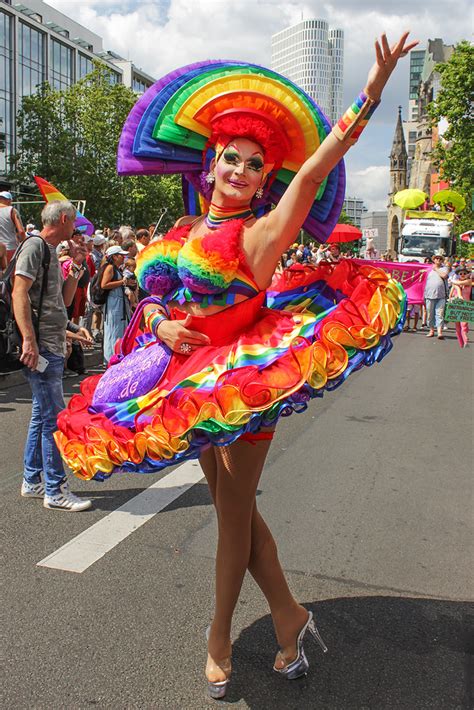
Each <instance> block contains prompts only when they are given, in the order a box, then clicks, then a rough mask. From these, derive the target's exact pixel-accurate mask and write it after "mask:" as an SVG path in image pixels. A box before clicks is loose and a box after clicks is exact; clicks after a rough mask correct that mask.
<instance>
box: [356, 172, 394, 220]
mask: <svg viewBox="0 0 474 710" xmlns="http://www.w3.org/2000/svg"><path fill="white" fill-rule="evenodd" d="M389 185H390V169H389V166H388V165H369V166H368V167H366V168H363V169H361V170H351V171H349V172H348V176H347V188H346V195H347V196H348V197H359V198H360V199H362V200H364V203H365V206H366V207H367V209H368V210H369V212H371V211H372V210H385V209H386V208H387V202H388V197H387V194H388V191H389V189H390V187H389Z"/></svg>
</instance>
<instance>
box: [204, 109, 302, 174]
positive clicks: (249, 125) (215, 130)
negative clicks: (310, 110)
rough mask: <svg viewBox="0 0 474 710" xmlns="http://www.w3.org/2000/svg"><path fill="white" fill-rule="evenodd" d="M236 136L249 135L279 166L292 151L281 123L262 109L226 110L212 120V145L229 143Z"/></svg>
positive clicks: (268, 158) (210, 143) (244, 136)
mask: <svg viewBox="0 0 474 710" xmlns="http://www.w3.org/2000/svg"><path fill="white" fill-rule="evenodd" d="M233 138H248V139H249V140H251V141H254V142H255V143H258V144H259V145H260V146H261V147H262V149H263V153H264V156H265V163H273V164H274V169H276V170H278V169H279V168H280V167H281V165H282V163H283V160H284V159H285V155H286V153H287V152H288V148H289V145H288V139H287V137H286V135H285V134H284V132H283V131H282V129H281V128H280V126H279V125H278V123H277V122H276V121H275V120H273V119H271V118H269V117H267V116H265V114H263V113H260V112H258V111H252V112H250V111H248V112H247V111H242V110H238V109H237V110H230V111H225V112H224V113H222V114H221V115H219V116H216V118H215V119H214V120H213V121H212V134H211V137H210V139H209V143H208V145H216V144H219V145H222V146H226V145H228V144H229V143H230V142H231V140H232V139H233Z"/></svg>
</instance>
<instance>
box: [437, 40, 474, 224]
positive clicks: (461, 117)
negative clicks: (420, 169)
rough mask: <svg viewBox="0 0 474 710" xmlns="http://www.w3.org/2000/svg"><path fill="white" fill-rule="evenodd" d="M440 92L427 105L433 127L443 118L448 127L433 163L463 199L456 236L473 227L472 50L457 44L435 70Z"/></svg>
mask: <svg viewBox="0 0 474 710" xmlns="http://www.w3.org/2000/svg"><path fill="white" fill-rule="evenodd" d="M435 71H437V72H438V73H439V74H440V76H441V90H440V91H439V93H438V95H437V97H436V99H435V101H433V102H432V103H431V104H430V105H429V106H428V112H429V115H430V117H431V120H432V123H433V126H437V124H438V122H439V121H441V120H442V119H446V120H447V122H448V128H447V130H446V132H445V133H444V135H443V139H442V140H440V141H439V142H438V143H437V144H436V146H435V148H434V151H433V160H434V164H435V165H436V167H438V168H439V169H440V170H441V173H442V176H443V178H444V179H445V180H447V181H449V183H450V185H451V186H452V188H453V189H454V190H456V191H457V192H460V193H461V194H462V195H463V196H464V198H465V200H466V205H467V206H466V209H465V210H463V212H462V213H461V214H460V216H459V220H458V221H457V223H456V225H455V231H456V234H461V233H462V232H465V231H467V230H468V229H472V228H473V223H474V221H473V213H472V194H473V187H474V186H473V170H472V165H473V162H474V160H473V159H474V134H473V125H474V124H473V119H474V47H472V46H471V45H470V44H469V42H466V41H463V42H460V43H459V44H458V45H457V46H456V47H455V49H454V52H453V54H452V56H451V58H450V59H449V61H448V62H446V63H445V64H437V65H436V67H435Z"/></svg>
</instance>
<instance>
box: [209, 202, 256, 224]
mask: <svg viewBox="0 0 474 710" xmlns="http://www.w3.org/2000/svg"><path fill="white" fill-rule="evenodd" d="M253 216H254V214H253V212H252V210H251V209H250V207H249V206H248V207H244V208H241V209H235V207H220V206H219V205H215V204H214V202H211V204H210V206H209V212H208V213H207V215H206V224H207V226H208V227H210V228H211V229H217V227H220V226H221V225H223V224H224V223H225V222H228V221H229V220H230V219H244V220H246V219H250V218H251V217H253Z"/></svg>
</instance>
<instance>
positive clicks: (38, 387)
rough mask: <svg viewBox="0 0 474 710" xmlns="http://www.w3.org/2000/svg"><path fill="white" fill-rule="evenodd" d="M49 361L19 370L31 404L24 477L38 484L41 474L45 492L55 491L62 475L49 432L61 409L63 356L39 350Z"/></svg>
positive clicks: (63, 474)
mask: <svg viewBox="0 0 474 710" xmlns="http://www.w3.org/2000/svg"><path fill="white" fill-rule="evenodd" d="M41 355H43V357H45V358H46V359H47V360H48V361H49V364H48V366H47V368H46V370H45V371H44V372H33V371H32V370H30V369H29V368H27V367H25V368H24V370H23V372H24V374H25V377H26V379H27V380H28V382H29V383H30V387H31V392H32V401H33V407H32V411H31V420H30V426H29V428H28V436H27V437H26V444H25V453H24V459H23V462H24V474H23V475H24V478H25V480H26V481H28V483H39V481H40V480H41V473H43V476H44V482H45V489H46V493H47V495H54V494H55V493H58V492H59V486H60V484H61V483H62V481H63V480H64V478H65V473H64V468H63V462H62V460H61V456H60V454H59V451H58V449H57V446H56V443H55V441H54V438H53V434H54V432H55V431H56V429H57V428H58V427H57V424H56V418H57V416H58V414H59V412H60V411H61V410H62V409H64V407H65V404H64V396H63V371H64V358H63V357H61V356H60V355H55V354H54V353H50V352H48V351H47V350H45V351H43V352H41Z"/></svg>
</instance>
